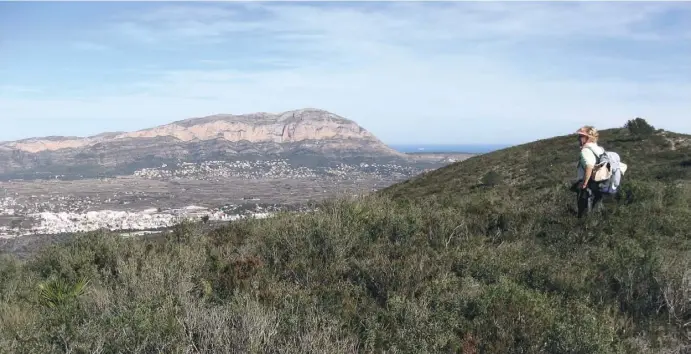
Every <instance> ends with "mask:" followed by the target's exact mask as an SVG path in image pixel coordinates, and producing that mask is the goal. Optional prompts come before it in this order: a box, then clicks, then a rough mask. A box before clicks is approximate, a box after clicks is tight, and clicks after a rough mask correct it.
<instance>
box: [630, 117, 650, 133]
mask: <svg viewBox="0 0 691 354" xmlns="http://www.w3.org/2000/svg"><path fill="white" fill-rule="evenodd" d="M624 128H626V129H628V130H629V133H630V134H631V135H635V136H639V137H644V136H650V135H652V134H653V133H655V127H653V126H652V125H650V124H648V122H647V121H646V120H645V119H643V118H640V117H638V118H636V119H631V120H629V121H627V122H626V124H625V125H624Z"/></svg>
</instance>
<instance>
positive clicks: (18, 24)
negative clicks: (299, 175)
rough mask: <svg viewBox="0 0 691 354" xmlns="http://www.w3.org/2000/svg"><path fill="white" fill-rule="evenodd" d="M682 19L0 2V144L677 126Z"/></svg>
mask: <svg viewBox="0 0 691 354" xmlns="http://www.w3.org/2000/svg"><path fill="white" fill-rule="evenodd" d="M690 16H691V3H688V2H632V3H623V2H578V3H565V2H538V3H516V2H482V3H479V2H442V3H425V2H384V3H381V2H351V3H333V2H320V3H308V2H296V3H286V2H280V3H276V2H272V3H259V2H251V3H239V2H217V3H201V2H200V3H194V2H188V3H172V2H165V3H162V2H71V3H70V2H2V3H0V43H2V48H3V51H2V52H1V53H0V111H2V112H3V113H4V114H3V117H2V123H3V129H2V131H0V141H10V140H19V139H25V138H31V137H41V136H89V135H96V134H99V133H103V132H110V131H133V130H140V129H146V128H149V127H153V126H157V125H161V124H167V123H171V122H173V121H176V120H181V119H186V118H190V117H199V116H206V115H211V114H216V113H219V112H220V113H228V114H244V113H251V112H282V111H289V110H293V109H300V108H305V107H313V108H319V109H324V110H328V111H330V112H333V113H336V114H338V115H341V116H343V117H346V118H348V119H352V120H353V121H355V122H356V123H358V124H359V125H361V126H363V127H364V128H365V129H367V130H369V131H370V132H372V133H373V134H374V135H376V136H377V137H378V138H380V139H381V140H382V141H384V142H385V143H387V144H401V143H405V142H406V141H434V142H438V143H442V144H475V145H477V144H480V145H483V144H497V143H499V144H502V143H505V142H511V143H517V142H527V141H534V140H538V139H542V138H547V137H551V136H556V135H563V134H568V133H571V132H573V131H575V129H577V128H578V127H579V126H581V125H583V124H593V125H595V126H596V127H601V128H611V127H619V126H622V125H623V124H624V123H625V122H626V121H627V120H628V119H632V118H635V117H643V118H645V119H647V120H648V121H649V122H650V123H651V124H653V125H655V126H656V127H658V128H663V129H666V130H671V131H677V132H681V133H691V119H689V113H688V112H691V99H689V94H690V93H691V61H689V60H688V59H689V57H690V56H691V21H686V20H685V19H687V18H689V17H690ZM10 33H11V36H10V35H9V34H10ZM3 34H4V35H3Z"/></svg>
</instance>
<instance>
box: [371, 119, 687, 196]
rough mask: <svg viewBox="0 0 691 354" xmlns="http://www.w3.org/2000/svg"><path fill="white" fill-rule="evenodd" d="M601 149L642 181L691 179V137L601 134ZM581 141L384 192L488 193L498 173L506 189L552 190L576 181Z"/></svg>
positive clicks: (512, 154)
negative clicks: (490, 177)
mask: <svg viewBox="0 0 691 354" xmlns="http://www.w3.org/2000/svg"><path fill="white" fill-rule="evenodd" d="M600 145H602V146H603V147H605V148H606V149H608V150H611V151H615V152H617V153H619V155H620V156H621V159H622V161H624V162H626V163H627V165H628V166H629V168H630V170H631V173H629V174H628V175H627V176H626V178H627V179H629V178H631V179H633V180H638V181H643V180H645V181H649V180H659V181H667V182H669V181H675V180H689V179H691V169H689V166H690V165H691V136H689V135H683V134H676V133H673V132H658V133H656V134H655V135H652V136H650V137H647V138H640V139H639V138H636V137H633V136H631V135H630V134H629V133H628V132H627V130H626V129H607V130H603V131H601V132H600ZM577 158H578V143H577V142H576V138H575V135H573V134H572V135H568V136H560V137H555V138H550V139H544V140H539V141H535V142H532V143H529V144H523V145H517V146H513V147H510V148H506V149H502V150H499V151H495V152H494V153H491V154H484V155H478V156H475V157H472V158H470V159H467V160H464V161H462V162H458V163H455V164H450V165H448V166H445V167H443V168H440V169H437V170H434V171H431V172H429V173H427V174H424V175H419V176H417V177H415V178H412V179H410V180H407V181H405V182H403V183H399V184H396V185H393V186H391V187H389V188H387V189H385V190H383V191H381V193H383V194H387V195H390V196H392V197H394V198H426V197H435V196H441V195H453V196H459V195H465V194H473V193H484V192H485V189H483V188H481V187H482V186H481V185H482V182H481V180H482V177H483V176H484V175H485V174H487V173H489V172H495V173H497V174H498V175H499V178H500V180H501V183H500V184H501V185H504V187H508V186H511V187H512V188H513V189H515V190H517V191H528V190H539V189H545V190H546V189H548V188H551V187H555V188H558V187H559V186H561V185H563V184H564V183H567V182H569V181H572V180H574V179H575V178H576V163H577V162H578V160H577Z"/></svg>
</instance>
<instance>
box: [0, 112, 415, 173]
mask: <svg viewBox="0 0 691 354" xmlns="http://www.w3.org/2000/svg"><path fill="white" fill-rule="evenodd" d="M291 154H315V155H320V156H329V157H334V158H339V157H344V156H368V157H371V156H375V157H391V158H402V157H403V156H404V155H403V154H400V153H398V152H397V151H395V150H393V149H391V148H389V147H388V146H386V145H385V144H384V143H382V142H381V141H380V140H379V139H377V138H376V137H375V136H374V135H373V134H371V133H370V132H368V131H367V130H366V129H364V128H362V127H361V126H359V125H358V124H356V123H355V122H354V121H352V120H349V119H346V118H343V117H340V116H338V115H336V114H333V113H330V112H327V111H324V110H319V109H311V108H310V109H300V110H294V111H288V112H284V113H280V114H269V113H253V114H245V115H228V114H221V115H214V116H209V117H202V118H192V119H186V120H182V121H177V122H173V123H171V124H166V125H161V126H157V127H153V128H149V129H143V130H139V131H135V132H114V133H102V134H99V135H95V136H90V137H83V138H80V137H55V136H52V137H44V138H31V139H23V140H19V141H12V142H3V143H0V174H2V173H10V172H17V171H28V172H45V173H47V172H54V173H61V172H62V173H64V172H65V171H66V170H69V169H70V168H71V169H72V170H75V169H74V168H73V167H79V168H80V170H82V171H83V170H85V169H86V170H88V169H94V170H98V169H101V170H117V169H121V170H128V169H132V168H133V167H134V166H136V167H138V168H140V167H153V165H159V164H160V163H161V162H168V161H170V160H182V161H199V160H205V159H233V158H236V157H238V156H253V157H256V156H272V157H275V156H289V155H291ZM149 165H151V166H149Z"/></svg>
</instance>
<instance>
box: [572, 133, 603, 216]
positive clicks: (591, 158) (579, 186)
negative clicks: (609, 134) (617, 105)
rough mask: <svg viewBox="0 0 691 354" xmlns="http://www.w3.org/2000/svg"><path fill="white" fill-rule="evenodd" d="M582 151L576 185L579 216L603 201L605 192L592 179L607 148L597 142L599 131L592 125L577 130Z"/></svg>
mask: <svg viewBox="0 0 691 354" xmlns="http://www.w3.org/2000/svg"><path fill="white" fill-rule="evenodd" d="M576 134H577V136H578V144H579V146H580V149H581V152H580V155H579V159H578V182H576V185H574V188H576V191H577V192H578V197H577V200H578V202H577V204H578V217H579V218H582V217H583V216H584V215H586V214H587V213H588V212H590V211H592V210H593V209H594V208H595V207H596V206H598V205H599V204H600V202H601V201H602V197H603V193H602V192H601V191H600V187H599V183H597V182H595V181H593V180H592V175H593V168H594V167H595V165H596V164H597V163H598V160H599V157H600V156H602V154H604V153H605V149H603V148H602V147H600V146H599V145H598V144H597V140H598V138H599V136H600V135H599V133H598V131H597V129H595V128H594V127H592V126H590V125H586V126H583V127H581V128H580V129H578V130H577V131H576Z"/></svg>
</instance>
